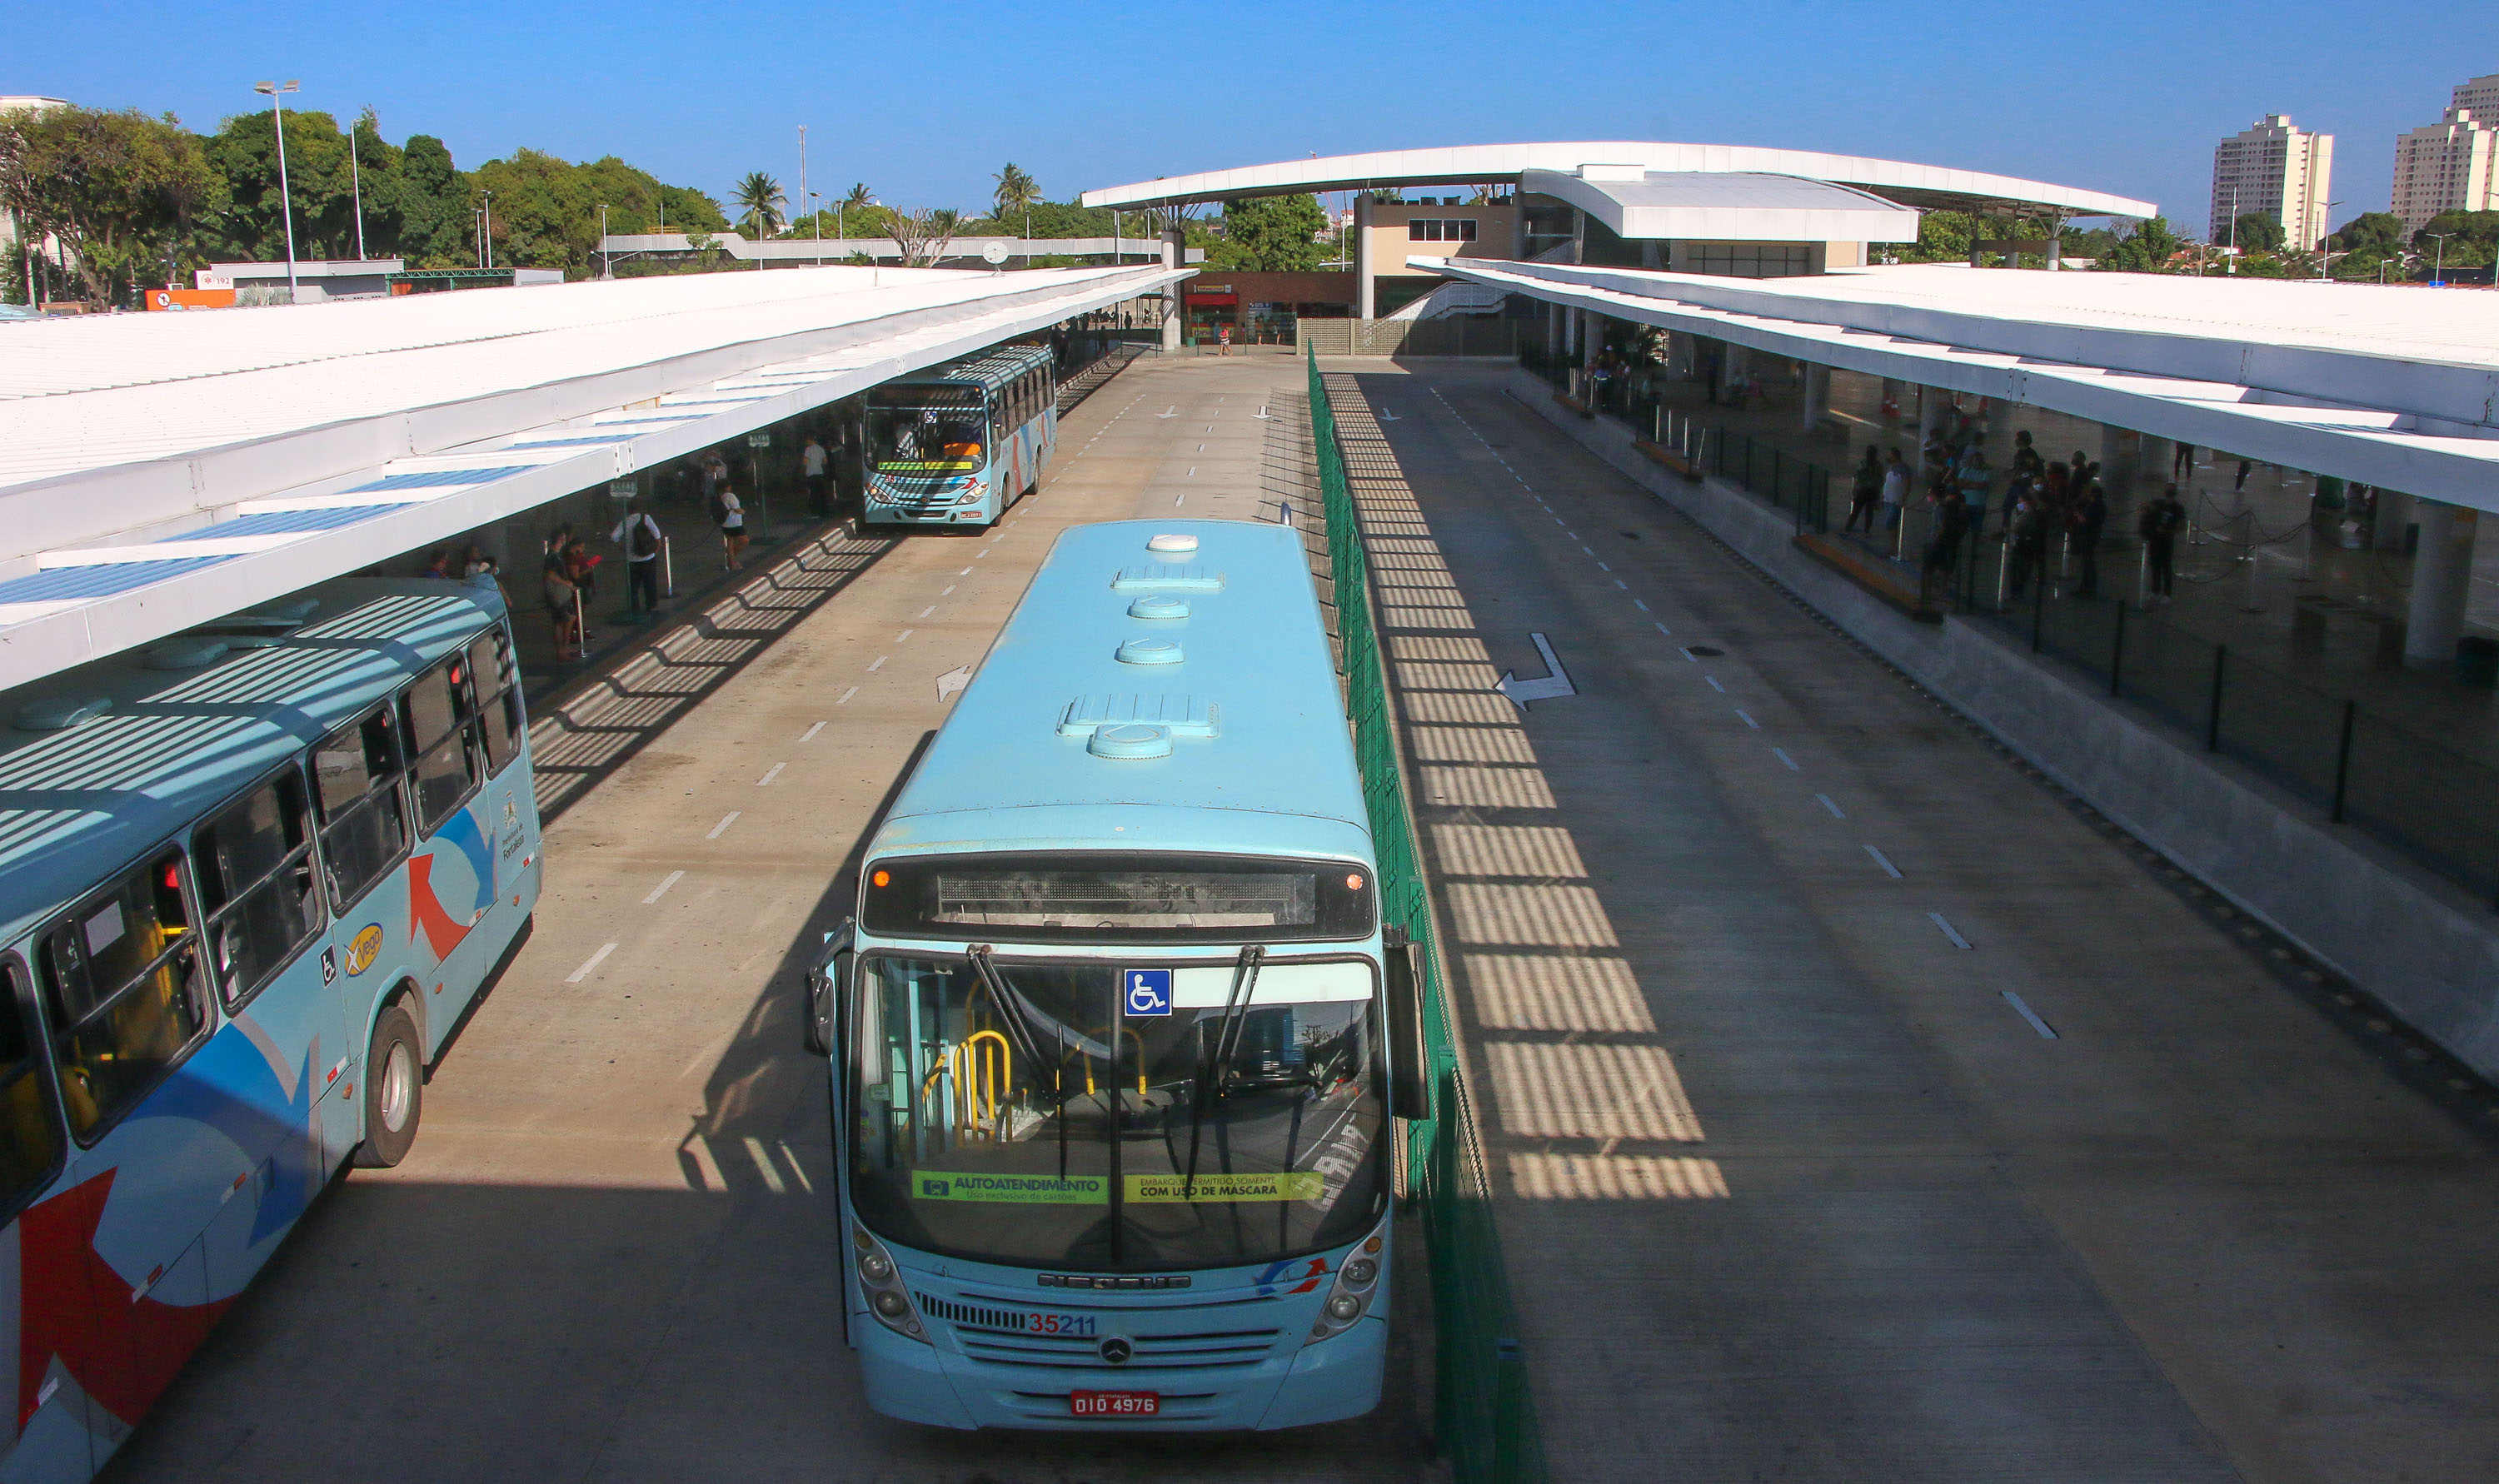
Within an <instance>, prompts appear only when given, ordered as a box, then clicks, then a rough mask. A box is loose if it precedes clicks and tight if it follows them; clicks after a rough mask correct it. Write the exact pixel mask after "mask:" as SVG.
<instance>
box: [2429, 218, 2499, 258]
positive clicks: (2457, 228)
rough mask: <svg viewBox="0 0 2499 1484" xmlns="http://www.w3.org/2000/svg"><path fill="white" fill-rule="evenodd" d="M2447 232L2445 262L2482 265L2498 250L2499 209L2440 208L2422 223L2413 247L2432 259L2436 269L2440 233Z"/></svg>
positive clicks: (2439, 249) (2439, 250)
mask: <svg viewBox="0 0 2499 1484" xmlns="http://www.w3.org/2000/svg"><path fill="white" fill-rule="evenodd" d="M2440 233H2445V234H2446V235H2447V246H2446V247H2445V249H2444V251H2445V253H2446V265H2447V266H2448V267H2449V268H2482V267H2485V266H2487V265H2488V264H2489V262H2490V261H2491V258H2492V255H2493V252H2494V250H2499V211H2441V212H2439V213H2438V214H2437V215H2436V216H2433V217H2431V218H2430V219H2429V220H2427V221H2425V222H2423V223H2421V229H2420V230H2419V231H2418V232H2416V233H2414V234H2413V251H2415V252H2417V253H2419V254H2420V255H2421V256H2422V257H2424V258H2426V259H2428V260H2429V264H2430V267H2431V269H2432V270H2433V271H2434V270H2435V269H2436V267H2437V265H2438V263H2439V261H2440V257H2439V254H2440V252H2441V251H2442V249H2441V248H2440V246H2439V239H2438V235H2439V234H2440Z"/></svg>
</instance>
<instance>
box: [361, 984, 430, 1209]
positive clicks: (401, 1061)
mask: <svg viewBox="0 0 2499 1484" xmlns="http://www.w3.org/2000/svg"><path fill="white" fill-rule="evenodd" d="M424 1113H425V1057H424V1055H423V1054H422V1053H421V1052H419V1051H418V1050H417V1048H416V1021H415V1020H414V1019H413V1018H412V1017H411V1016H409V1015H408V1013H407V1007H406V1006H405V1005H402V1004H398V1003H396V1002H394V1003H393V1004H391V1005H390V1006H389V1008H387V1009H385V1010H384V1011H383V1012H382V1014H381V1018H380V1019H379V1020H377V1021H375V1022H374V1023H373V1049H372V1050H371V1051H370V1052H369V1053H368V1054H367V1055H366V1057H365V1142H364V1143H363V1144H360V1145H356V1163H357V1164H359V1165H362V1166H364V1167H365V1168H366V1169H369V1170H376V1169H377V1170H387V1169H389V1168H390V1167H391V1166H393V1165H395V1164H398V1163H399V1162H400V1161H401V1160H403V1159H406V1157H407V1150H408V1146H409V1145H412V1144H414V1143H416V1123H417V1119H418V1118H419V1117H421V1116H423V1114H424Z"/></svg>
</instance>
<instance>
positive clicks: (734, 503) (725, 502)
mask: <svg viewBox="0 0 2499 1484" xmlns="http://www.w3.org/2000/svg"><path fill="white" fill-rule="evenodd" d="M711 518H712V524H714V525H716V526H718V527H719V528H720V569H721V570H722V571H724V572H733V571H736V570H737V568H738V566H739V565H740V559H741V558H742V557H744V555H745V554H746V506H744V505H742V504H740V503H739V502H738V500H737V492H736V491H735V490H732V489H730V487H729V481H727V480H725V479H724V480H722V481H721V484H720V488H718V489H716V490H714V491H712V492H711Z"/></svg>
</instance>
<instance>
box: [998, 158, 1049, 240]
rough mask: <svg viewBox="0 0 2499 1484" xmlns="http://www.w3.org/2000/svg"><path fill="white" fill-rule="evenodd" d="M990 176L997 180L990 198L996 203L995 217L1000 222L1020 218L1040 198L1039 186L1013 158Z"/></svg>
mask: <svg viewBox="0 0 2499 1484" xmlns="http://www.w3.org/2000/svg"><path fill="white" fill-rule="evenodd" d="M990 178H991V179H993V180H995V181H997V182H998V188H997V191H996V193H995V194H994V195H993V196H992V197H991V198H990V199H991V200H993V201H994V202H995V203H996V204H997V209H998V213H997V218H996V219H997V220H999V221H1001V222H1005V221H1009V220H1014V219H1018V218H1021V217H1022V215H1023V213H1024V212H1026V211H1028V210H1032V208H1033V206H1034V204H1035V203H1037V202H1039V201H1040V200H1041V187H1040V186H1039V185H1037V184H1035V183H1034V182H1033V178H1032V176H1031V174H1030V173H1029V172H1027V171H1026V170H1025V169H1024V168H1023V167H1022V166H1021V165H1018V164H1017V163H1016V162H1015V161H1013V160H1009V161H1008V162H1007V167H1006V169H1004V170H1001V171H999V172H998V173H997V174H996V175H994V176H992V177H990ZM1018 230H1019V231H1021V230H1022V229H1021V228H1019V229H1018Z"/></svg>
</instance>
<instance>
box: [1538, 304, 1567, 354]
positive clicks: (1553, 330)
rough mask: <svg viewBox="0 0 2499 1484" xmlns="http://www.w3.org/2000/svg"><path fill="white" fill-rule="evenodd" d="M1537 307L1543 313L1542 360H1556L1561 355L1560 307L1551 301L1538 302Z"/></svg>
mask: <svg viewBox="0 0 2499 1484" xmlns="http://www.w3.org/2000/svg"><path fill="white" fill-rule="evenodd" d="M1537 307H1539V308H1541V309H1542V310H1543V311H1544V359H1546V360H1547V361H1552V360H1558V359H1559V358H1560V357H1561V354H1562V306H1560V305H1557V304H1554V303H1552V302H1551V301H1549V300H1547V301H1540V302H1539V303H1538V306H1537Z"/></svg>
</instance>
